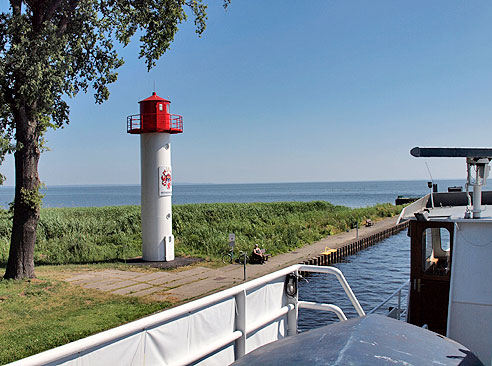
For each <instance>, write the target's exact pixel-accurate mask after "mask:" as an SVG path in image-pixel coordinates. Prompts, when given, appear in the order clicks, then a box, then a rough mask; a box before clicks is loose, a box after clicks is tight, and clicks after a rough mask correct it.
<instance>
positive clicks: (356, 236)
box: [355, 221, 359, 239]
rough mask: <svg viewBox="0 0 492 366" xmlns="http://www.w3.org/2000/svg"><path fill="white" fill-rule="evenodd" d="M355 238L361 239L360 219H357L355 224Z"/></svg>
mask: <svg viewBox="0 0 492 366" xmlns="http://www.w3.org/2000/svg"><path fill="white" fill-rule="evenodd" d="M355 238H356V239H359V221H357V224H356V225H355Z"/></svg>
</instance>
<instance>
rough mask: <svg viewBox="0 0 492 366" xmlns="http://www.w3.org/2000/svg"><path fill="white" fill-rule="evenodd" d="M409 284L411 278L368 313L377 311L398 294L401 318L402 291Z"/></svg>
mask: <svg viewBox="0 0 492 366" xmlns="http://www.w3.org/2000/svg"><path fill="white" fill-rule="evenodd" d="M409 285H410V280H407V281H405V283H404V284H403V285H401V286H400V287H398V288H397V289H396V290H395V291H393V293H392V294H391V295H389V296H388V297H387V298H386V299H385V300H384V301H383V302H381V303H380V304H379V305H377V306H375V307H374V308H373V309H372V310H370V311H369V312H368V313H367V315H369V314H373V313H375V312H376V311H378V310H379V309H381V308H382V307H383V306H384V305H386V304H387V303H388V302H389V301H390V300H391V299H392V298H393V297H395V296H396V295H398V319H400V315H401V291H402V290H403V289H404V288H405V287H407V286H409Z"/></svg>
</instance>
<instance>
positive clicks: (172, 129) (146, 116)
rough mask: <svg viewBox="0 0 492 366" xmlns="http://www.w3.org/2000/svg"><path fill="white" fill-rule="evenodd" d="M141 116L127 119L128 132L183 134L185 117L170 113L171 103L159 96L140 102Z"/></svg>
mask: <svg viewBox="0 0 492 366" xmlns="http://www.w3.org/2000/svg"><path fill="white" fill-rule="evenodd" d="M138 103H139V104H140V114H134V115H131V116H128V117H127V120H126V127H127V132H128V133H131V134H141V133H151V132H165V133H170V134H175V133H181V132H183V117H182V116H180V115H177V114H170V113H169V105H170V104H171V102H170V101H169V100H166V99H164V98H161V97H160V96H158V95H157V94H156V93H155V92H153V93H152V96H150V97H148V98H146V99H144V100H141V101H140V102H138Z"/></svg>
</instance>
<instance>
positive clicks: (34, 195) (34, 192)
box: [20, 186, 44, 210]
mask: <svg viewBox="0 0 492 366" xmlns="http://www.w3.org/2000/svg"><path fill="white" fill-rule="evenodd" d="M39 188H40V187H39V186H38V187H36V189H26V188H24V187H22V188H21V189H20V203H21V204H22V205H24V206H27V207H29V208H31V209H33V210H39V209H40V208H41V202H42V201H43V197H44V194H41V193H40V192H39Z"/></svg>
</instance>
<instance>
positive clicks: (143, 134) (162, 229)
mask: <svg viewBox="0 0 492 366" xmlns="http://www.w3.org/2000/svg"><path fill="white" fill-rule="evenodd" d="M139 103H140V114H136V115H131V116H128V117H127V120H126V122H127V132H128V133H131V134H138V135H140V181H141V212H142V215H141V217H142V252H143V255H142V257H143V260H145V261H172V260H174V236H173V235H172V199H171V198H172V197H171V196H172V169H171V135H172V134H177V133H181V132H183V117H182V116H179V115H175V114H170V113H169V104H170V103H171V102H170V101H169V100H166V99H163V98H161V97H159V96H158V95H156V93H152V96H150V97H149V98H147V99H144V100H142V101H140V102H139Z"/></svg>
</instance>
